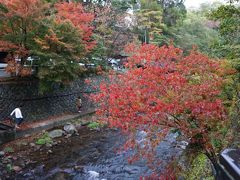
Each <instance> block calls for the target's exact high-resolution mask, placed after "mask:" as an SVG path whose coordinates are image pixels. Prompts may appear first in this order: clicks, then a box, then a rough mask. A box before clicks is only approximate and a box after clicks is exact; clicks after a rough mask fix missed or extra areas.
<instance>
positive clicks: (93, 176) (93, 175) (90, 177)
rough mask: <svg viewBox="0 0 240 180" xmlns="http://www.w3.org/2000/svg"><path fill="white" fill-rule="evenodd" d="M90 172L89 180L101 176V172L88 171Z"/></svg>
mask: <svg viewBox="0 0 240 180" xmlns="http://www.w3.org/2000/svg"><path fill="white" fill-rule="evenodd" d="M88 174H89V178H88V179H89V180H95V179H98V178H99V173H98V172H96V171H88Z"/></svg>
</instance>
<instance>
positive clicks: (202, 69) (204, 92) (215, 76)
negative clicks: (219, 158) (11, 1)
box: [93, 45, 227, 159]
mask: <svg viewBox="0 0 240 180" xmlns="http://www.w3.org/2000/svg"><path fill="white" fill-rule="evenodd" d="M126 51H127V53H128V54H130V57H129V58H128V63H127V64H126V68H127V71H126V72H125V73H120V74H112V75H110V76H109V79H108V80H107V81H106V82H103V83H102V84H101V85H100V93H98V94H97V95H94V96H93V99H94V100H95V102H97V103H98V104H99V106H98V109H97V114H98V115H99V116H101V119H102V120H103V121H104V122H107V123H108V124H109V125H110V126H111V127H117V128H121V129H122V130H124V131H127V132H130V133H131V134H132V135H131V137H132V138H131V139H130V140H129V141H128V142H127V143H126V147H134V148H136V147H138V146H139V145H138V144H137V143H136V140H135V139H134V137H135V135H136V131H137V130H144V131H145V132H147V135H148V136H147V137H148V139H149V140H150V144H145V147H144V148H140V149H141V155H142V156H143V157H146V158H150V159H152V158H154V157H152V156H149V154H147V153H146V152H149V151H150V152H151V151H152V148H154V147H156V146H157V145H158V144H159V142H160V141H162V140H163V139H164V137H165V136H166V135H167V134H168V133H169V132H170V131H171V130H173V129H175V130H178V131H180V132H181V134H182V136H183V137H184V138H185V139H186V140H187V141H189V142H190V143H198V144H199V145H200V146H201V147H202V149H203V150H205V152H206V153H209V154H211V155H212V154H213V153H212V152H213V151H214V150H213V149H214V148H213V145H212V144H211V140H210V139H211V136H214V135H216V137H219V138H221V137H220V136H218V135H217V134H218V128H219V127H223V126H224V125H225V124H226V123H227V115H226V112H225V109H224V106H223V102H222V100H221V99H220V98H219V95H220V93H221V87H222V85H223V82H224V79H223V77H221V74H222V72H223V69H222V68H221V64H220V62H219V61H215V60H212V59H209V58H208V57H207V56H205V55H203V54H200V53H198V52H196V51H194V50H193V51H192V52H191V54H190V55H188V56H184V55H183V52H182V50H181V49H178V48H175V47H173V46H169V47H166V46H163V47H157V46H154V45H143V46H140V47H138V46H135V45H130V46H128V47H127V48H126ZM150 154H151V153H150Z"/></svg>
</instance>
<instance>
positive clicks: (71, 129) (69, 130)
mask: <svg viewBox="0 0 240 180" xmlns="http://www.w3.org/2000/svg"><path fill="white" fill-rule="evenodd" d="M63 129H64V131H66V132H67V133H68V134H73V133H77V129H76V127H75V126H74V125H73V124H71V123H67V124H66V125H64V127H63Z"/></svg>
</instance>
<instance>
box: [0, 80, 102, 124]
mask: <svg viewBox="0 0 240 180" xmlns="http://www.w3.org/2000/svg"><path fill="white" fill-rule="evenodd" d="M89 78H90V79H95V80H96V84H95V86H96V85H97V86H98V84H99V82H100V81H101V79H102V77H99V76H93V77H89ZM94 92H96V89H95V88H94V87H93V86H90V85H89V84H86V83H85V78H80V79H79V80H76V81H74V82H73V83H72V84H71V85H69V86H68V87H66V88H65V89H62V90H61V89H59V88H57V87H56V88H55V90H54V91H53V92H51V93H46V94H43V95H41V94H40V93H39V92H38V82H37V81H36V80H18V81H12V80H11V81H5V82H0V121H2V120H4V119H6V118H7V117H8V116H9V114H10V113H11V111H12V110H13V109H14V108H15V107H18V106H19V105H20V104H22V105H23V107H22V113H23V116H24V119H25V120H26V121H37V120H39V119H46V118H48V117H50V116H58V115H61V114H67V113H77V105H76V103H77V97H78V96H80V97H81V99H82V101H83V107H82V110H83V111H84V110H86V109H89V108H92V107H93V104H92V103H91V102H90V100H89V98H88V96H89V94H91V93H94Z"/></svg>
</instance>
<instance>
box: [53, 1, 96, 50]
mask: <svg viewBox="0 0 240 180" xmlns="http://www.w3.org/2000/svg"><path fill="white" fill-rule="evenodd" d="M55 8H56V9H57V11H58V13H57V20H58V21H59V22H61V21H70V22H71V23H72V24H73V25H74V26H75V27H76V28H78V29H79V30H80V31H81V33H82V39H83V43H84V44H85V45H86V50H87V51H90V50H91V49H93V48H94V46H95V44H96V42H95V41H93V40H92V39H91V36H92V33H93V32H92V31H93V27H92V26H91V22H92V21H93V19H94V15H93V14H91V13H87V12H85V10H84V8H83V6H82V5H81V4H80V3H73V2H70V3H67V2H63V3H57V4H56V5H55Z"/></svg>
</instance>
